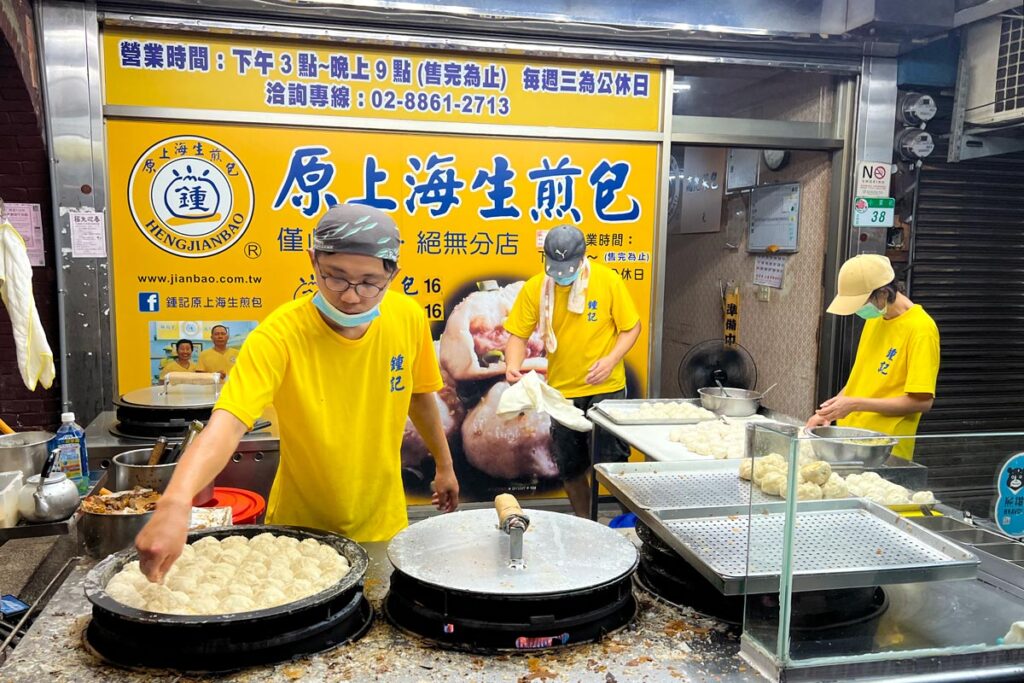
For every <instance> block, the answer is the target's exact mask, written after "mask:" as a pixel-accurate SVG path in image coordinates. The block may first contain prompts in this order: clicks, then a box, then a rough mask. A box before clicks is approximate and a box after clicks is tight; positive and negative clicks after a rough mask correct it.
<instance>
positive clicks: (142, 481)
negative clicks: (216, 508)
mask: <svg viewBox="0 0 1024 683" xmlns="http://www.w3.org/2000/svg"><path fill="white" fill-rule="evenodd" d="M168 448H170V446H168ZM152 452H153V449H152V447H150V448H137V449H135V450H133V451H125V452H124V453H119V454H117V455H115V456H114V458H113V462H112V464H111V469H113V480H112V483H113V490H114V491H130V490H131V489H133V488H135V487H136V486H141V487H143V488H147V489H153V490H154V491H156V492H157V493H163V492H164V491H165V490H166V489H167V485H168V484H170V483H171V476H172V475H173V474H174V468H175V467H177V466H178V463H176V462H172V463H167V464H165V465H147V464H146V463H147V462H149V455H150V453H152ZM212 499H213V482H212V481H211V482H210V483H209V484H207V485H206V486H205V487H203V489H202V490H201V491H200V492H199V493H197V494H196V497H195V498H193V499H192V504H193V505H196V506H203V505H206V504H207V503H209V502H210V501H211V500H212Z"/></svg>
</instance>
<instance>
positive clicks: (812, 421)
mask: <svg viewBox="0 0 1024 683" xmlns="http://www.w3.org/2000/svg"><path fill="white" fill-rule="evenodd" d="M830 424H832V423H831V422H829V421H828V420H826V419H825V418H823V417H822V416H821V415H818V414H817V413H815V414H814V415H811V417H810V418H808V420H807V424H805V425H804V427H805V428H807V429H814V428H815V427H828V426H829V425H830Z"/></svg>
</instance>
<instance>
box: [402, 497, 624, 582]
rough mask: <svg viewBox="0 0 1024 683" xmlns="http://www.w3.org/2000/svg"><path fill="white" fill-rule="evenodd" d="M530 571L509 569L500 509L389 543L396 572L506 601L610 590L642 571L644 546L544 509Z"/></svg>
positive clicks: (425, 525) (529, 552)
mask: <svg viewBox="0 0 1024 683" xmlns="http://www.w3.org/2000/svg"><path fill="white" fill-rule="evenodd" d="M524 512H525V514H526V515H527V516H528V517H529V518H530V525H529V528H528V529H527V530H526V533H525V535H524V537H523V559H524V560H525V562H526V568H525V569H512V568H510V567H509V537H508V535H507V534H505V533H504V532H502V531H501V530H500V529H498V519H497V515H496V514H495V511H494V509H481V510H467V511H464V512H456V513H452V514H449V515H438V516H436V517H431V518H429V519H426V520H424V521H422V522H418V523H416V524H413V525H412V526H410V527H408V528H406V529H404V530H403V531H401V532H400V533H399V534H398V535H397V536H395V537H394V538H393V539H392V540H391V543H390V544H388V558H389V559H390V560H391V563H392V564H393V565H394V566H395V569H397V570H398V571H400V572H402V573H403V574H406V575H407V576H409V577H411V578H413V579H416V580H417V581H421V582H423V583H425V584H429V585H433V586H438V587H441V588H445V589H448V590H453V591H461V592H464V593H469V594H490V595H496V596H501V597H505V598H514V597H517V596H535V595H565V594H568V593H573V592H576V591H581V590H588V589H592V588H597V587H600V586H606V585H609V584H612V583H615V582H616V581H619V580H621V579H622V578H623V577H625V576H628V575H630V574H631V573H632V572H633V570H634V569H635V568H636V565H637V562H638V557H637V552H636V548H635V547H634V546H633V544H632V543H630V542H629V540H627V539H626V538H624V537H623V536H622V535H621V534H620V533H618V532H617V531H615V530H614V529H610V528H608V527H606V526H604V525H601V524H598V523H596V522H592V521H590V520H587V519H581V518H579V517H575V516H572V515H565V514H560V513H556V512H546V511H544V510H526V511H524Z"/></svg>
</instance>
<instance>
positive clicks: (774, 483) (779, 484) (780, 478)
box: [761, 470, 789, 496]
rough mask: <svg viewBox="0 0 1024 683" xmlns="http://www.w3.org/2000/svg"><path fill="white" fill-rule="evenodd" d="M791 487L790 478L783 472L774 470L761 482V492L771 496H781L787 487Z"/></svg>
mask: <svg viewBox="0 0 1024 683" xmlns="http://www.w3.org/2000/svg"><path fill="white" fill-rule="evenodd" d="M788 485H789V481H788V478H787V477H786V475H785V474H783V473H782V472H779V471H778V470H773V471H771V472H769V473H768V474H766V475H765V476H764V479H762V480H761V490H762V491H764V492H765V493H767V494H768V495H769V496H780V495H782V491H783V490H785V488H786V486H788Z"/></svg>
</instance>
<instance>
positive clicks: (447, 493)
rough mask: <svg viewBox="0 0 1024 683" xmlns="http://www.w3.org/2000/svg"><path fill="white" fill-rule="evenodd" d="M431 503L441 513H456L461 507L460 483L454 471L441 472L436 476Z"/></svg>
mask: <svg viewBox="0 0 1024 683" xmlns="http://www.w3.org/2000/svg"><path fill="white" fill-rule="evenodd" d="M431 488H432V489H433V491H434V494H433V496H431V502H432V503H433V504H434V507H436V508H437V509H438V510H440V511H441V512H455V509H456V508H458V507H459V481H458V479H456V478H455V471H454V470H452V469H445V470H439V471H438V472H437V473H436V474H435V475H434V485H433V486H432V487H431Z"/></svg>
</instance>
